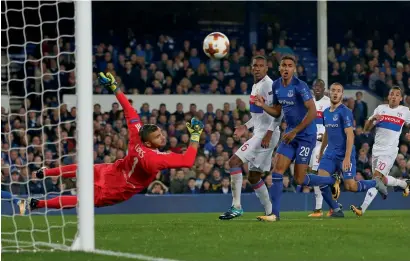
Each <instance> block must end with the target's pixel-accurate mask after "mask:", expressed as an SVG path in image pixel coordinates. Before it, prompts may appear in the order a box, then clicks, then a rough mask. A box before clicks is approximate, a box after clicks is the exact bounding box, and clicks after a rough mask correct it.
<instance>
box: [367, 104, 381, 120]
mask: <svg viewBox="0 0 410 261" xmlns="http://www.w3.org/2000/svg"><path fill="white" fill-rule="evenodd" d="M377 114H379V106H377V107H376V109H374V112H373V114H372V115H371V116H370V117H369V119H368V120H370V119H371V118H372V117H373V116H374V115H377Z"/></svg>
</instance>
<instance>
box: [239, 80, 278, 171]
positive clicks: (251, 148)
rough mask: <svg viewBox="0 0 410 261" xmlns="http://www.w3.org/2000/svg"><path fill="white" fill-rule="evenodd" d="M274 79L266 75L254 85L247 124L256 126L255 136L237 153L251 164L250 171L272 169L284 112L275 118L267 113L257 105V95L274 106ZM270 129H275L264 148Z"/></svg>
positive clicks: (248, 126) (245, 161)
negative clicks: (273, 154) (263, 143)
mask: <svg viewBox="0 0 410 261" xmlns="http://www.w3.org/2000/svg"><path fill="white" fill-rule="evenodd" d="M272 83H273V81H272V79H271V78H269V76H267V75H266V76H265V77H264V78H263V79H261V80H260V81H259V82H257V83H255V84H254V85H253V87H252V92H251V96H250V100H249V104H250V112H251V116H252V117H251V119H250V120H249V121H248V122H247V123H246V124H245V125H246V127H247V128H248V129H250V128H252V127H253V128H254V130H253V137H252V138H250V139H249V140H248V141H246V142H245V143H244V144H243V145H242V146H241V147H240V148H239V149H238V150H237V152H236V153H235V154H236V156H238V157H239V158H240V159H241V160H242V162H243V163H248V164H249V170H250V171H259V172H263V171H270V170H271V165H272V153H273V151H274V149H275V147H276V145H277V144H278V141H279V138H280V129H279V128H280V123H281V121H282V117H283V114H282V115H281V116H280V117H279V118H274V117H272V116H270V115H269V114H267V113H266V112H265V111H264V110H263V109H262V108H261V107H258V106H256V105H255V96H256V95H261V96H262V97H263V98H264V99H265V104H267V105H269V106H272V104H273V95H272ZM268 130H271V131H273V133H272V138H271V140H270V144H269V147H268V148H262V146H261V143H262V139H263V138H264V137H265V134H266V132H267V131H268Z"/></svg>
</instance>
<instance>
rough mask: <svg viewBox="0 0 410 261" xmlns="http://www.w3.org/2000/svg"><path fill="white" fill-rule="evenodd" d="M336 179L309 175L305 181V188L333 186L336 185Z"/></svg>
mask: <svg viewBox="0 0 410 261" xmlns="http://www.w3.org/2000/svg"><path fill="white" fill-rule="evenodd" d="M335 181H336V180H335V178H334V177H332V176H326V177H325V176H318V175H315V174H307V175H306V176H305V180H304V181H303V186H309V187H314V186H322V185H333V184H334V183H335Z"/></svg>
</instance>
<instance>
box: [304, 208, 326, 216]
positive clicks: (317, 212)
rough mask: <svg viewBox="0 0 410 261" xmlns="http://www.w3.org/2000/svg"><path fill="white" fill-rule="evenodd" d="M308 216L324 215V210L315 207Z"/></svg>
mask: <svg viewBox="0 0 410 261" xmlns="http://www.w3.org/2000/svg"><path fill="white" fill-rule="evenodd" d="M308 217H318V218H319V217H323V212H322V210H321V209H315V210H313V212H312V213H310V214H309V215H308Z"/></svg>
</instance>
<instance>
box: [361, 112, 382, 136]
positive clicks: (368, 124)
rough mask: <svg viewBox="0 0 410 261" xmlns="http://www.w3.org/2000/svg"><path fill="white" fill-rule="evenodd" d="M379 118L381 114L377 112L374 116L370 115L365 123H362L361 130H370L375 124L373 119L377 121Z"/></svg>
mask: <svg viewBox="0 0 410 261" xmlns="http://www.w3.org/2000/svg"><path fill="white" fill-rule="evenodd" d="M380 119H381V116H380V115H378V114H375V115H374V116H372V117H371V118H370V119H369V120H368V121H366V123H365V124H364V128H363V131H364V132H370V131H371V130H372V129H373V128H374V126H375V124H374V123H375V121H376V122H377V121H379V120H380Z"/></svg>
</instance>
